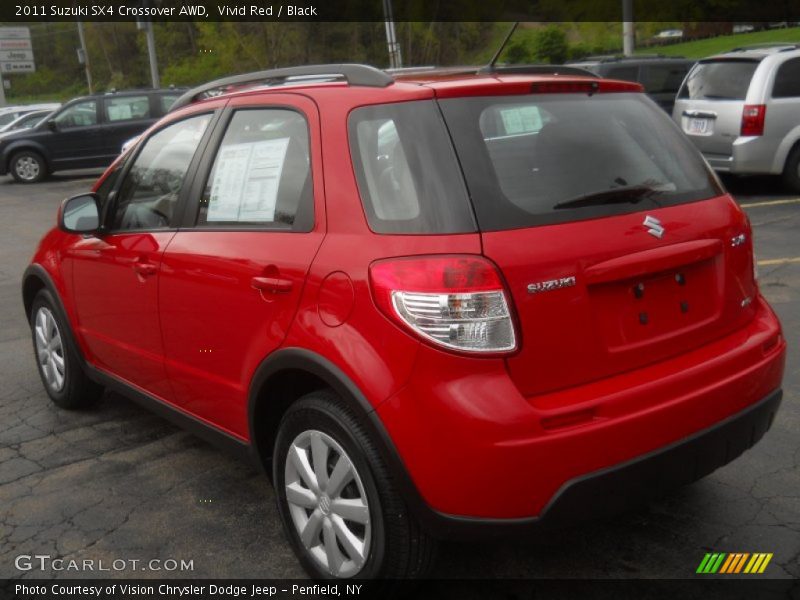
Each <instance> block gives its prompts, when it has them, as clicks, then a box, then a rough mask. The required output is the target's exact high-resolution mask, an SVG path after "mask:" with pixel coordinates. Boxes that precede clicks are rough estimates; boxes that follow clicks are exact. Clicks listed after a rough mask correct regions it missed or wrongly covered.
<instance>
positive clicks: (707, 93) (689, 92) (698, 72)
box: [678, 59, 758, 100]
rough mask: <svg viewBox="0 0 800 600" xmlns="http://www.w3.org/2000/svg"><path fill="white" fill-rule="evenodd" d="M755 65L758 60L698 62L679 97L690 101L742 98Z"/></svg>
mask: <svg viewBox="0 0 800 600" xmlns="http://www.w3.org/2000/svg"><path fill="white" fill-rule="evenodd" d="M757 68H758V61H757V60H729V59H726V60H711V61H704V62H700V63H698V64H697V65H695V67H694V69H692V71H691V72H690V73H689V76H688V77H687V78H686V81H685V82H684V84H683V87H682V88H681V91H680V92H679V93H678V97H679V98H688V99H690V100H744V99H745V97H746V96H747V90H748V88H749V87H750V80H751V79H752V78H753V73H755V72H756V69H757Z"/></svg>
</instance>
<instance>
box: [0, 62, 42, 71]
mask: <svg viewBox="0 0 800 600" xmlns="http://www.w3.org/2000/svg"><path fill="white" fill-rule="evenodd" d="M35 71H36V66H35V65H34V64H33V61H29V62H0V73H4V74H5V73H34V72H35Z"/></svg>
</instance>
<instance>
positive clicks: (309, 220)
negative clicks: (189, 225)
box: [197, 108, 314, 231]
mask: <svg viewBox="0 0 800 600" xmlns="http://www.w3.org/2000/svg"><path fill="white" fill-rule="evenodd" d="M313 210H314V188H313V185H312V181H311V159H310V152H309V135H308V125H307V123H306V120H305V118H304V117H303V115H301V114H300V113H298V112H295V111H293V110H287V109H277V108H275V109H273V108H269V109H243V110H239V111H237V112H235V113H234V115H233V118H232V119H231V121H230V124H229V125H228V128H227V130H226V131H225V136H224V137H223V139H222V144H221V145H220V147H219V150H218V151H217V155H216V158H215V159H214V165H213V167H212V168H211V173H210V174H209V177H208V181H207V182H206V185H205V189H204V192H203V196H202V198H201V199H200V207H199V213H198V219H197V223H198V225H200V226H218V227H225V228H229V227H264V228H269V229H273V228H274V229H286V230H289V231H311V229H312V228H313Z"/></svg>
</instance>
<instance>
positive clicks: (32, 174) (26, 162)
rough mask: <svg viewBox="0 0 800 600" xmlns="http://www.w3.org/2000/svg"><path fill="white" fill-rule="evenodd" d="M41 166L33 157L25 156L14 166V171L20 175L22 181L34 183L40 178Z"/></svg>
mask: <svg viewBox="0 0 800 600" xmlns="http://www.w3.org/2000/svg"><path fill="white" fill-rule="evenodd" d="M40 170H41V166H40V165H39V161H38V160H36V159H35V158H33V157H32V156H23V157H21V158H19V159H18V160H17V162H16V163H15V164H14V171H15V172H16V173H17V175H19V177H20V179H24V180H25V181H33V180H34V179H36V178H37V177H38V176H39V171H40Z"/></svg>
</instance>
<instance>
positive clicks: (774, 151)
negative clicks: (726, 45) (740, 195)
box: [672, 45, 800, 192]
mask: <svg viewBox="0 0 800 600" xmlns="http://www.w3.org/2000/svg"><path fill="white" fill-rule="evenodd" d="M672 118H673V119H674V120H675V122H676V123H678V125H680V127H681V128H682V129H683V131H684V133H686V135H688V136H689V138H690V139H691V140H692V142H694V144H695V146H697V148H699V149H700V151H701V152H702V153H703V156H705V158H706V160H707V161H708V162H709V164H710V165H711V166H712V167H713V168H714V169H716V170H717V171H723V172H728V173H734V174H740V175H750V174H757V173H762V174H775V175H780V174H782V175H783V177H784V180H785V182H786V184H787V185H788V186H789V187H790V188H792V189H793V190H794V191H798V192H800V46H798V45H779V46H758V47H752V46H751V47H746V48H739V49H736V50H733V51H731V52H727V53H725V54H720V55H718V56H712V57H710V58H706V59H703V60H701V61H700V62H698V63H697V64H696V65H695V66H694V68H693V69H692V70H691V71H690V72H689V74H688V75H687V76H686V79H685V80H684V82H683V85H682V86H681V88H680V90H679V91H678V96H677V98H676V99H675V107H674V108H673V111H672Z"/></svg>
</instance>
